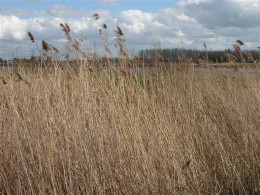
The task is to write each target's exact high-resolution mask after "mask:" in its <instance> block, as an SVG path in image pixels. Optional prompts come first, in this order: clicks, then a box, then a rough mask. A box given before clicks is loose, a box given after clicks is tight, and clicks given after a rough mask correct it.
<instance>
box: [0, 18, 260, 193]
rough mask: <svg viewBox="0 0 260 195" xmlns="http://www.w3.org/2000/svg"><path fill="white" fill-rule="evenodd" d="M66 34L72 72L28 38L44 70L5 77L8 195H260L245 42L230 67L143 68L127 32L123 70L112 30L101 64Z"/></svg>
mask: <svg viewBox="0 0 260 195" xmlns="http://www.w3.org/2000/svg"><path fill="white" fill-rule="evenodd" d="M94 16H95V17H97V16H98V15H95V14H94ZM61 27H62V29H63V32H64V33H65V36H66V39H67V42H68V44H70V48H69V49H67V51H68V50H70V52H71V53H67V54H70V55H71V56H68V55H66V57H67V61H66V60H64V59H65V58H64V59H63V60H59V59H58V58H56V57H57V56H58V55H60V51H59V50H58V49H57V48H55V47H54V46H52V45H50V44H48V43H47V42H45V41H42V50H40V49H39V46H38V45H37V41H35V39H34V37H33V35H32V34H31V33H30V32H29V33H28V35H29V37H30V39H31V41H32V42H33V44H36V46H37V48H38V49H39V53H40V56H41V57H42V60H37V59H34V61H30V62H23V61H21V60H18V61H15V62H13V64H9V65H10V66H6V67H3V68H2V69H1V70H0V79H1V83H0V88H1V93H0V194H10V195H11V194H235V195H237V194H256V195H257V194H260V185H259V184H260V68H259V67H260V65H259V61H257V60H255V59H253V57H252V55H251V54H250V53H247V60H249V61H251V62H253V63H251V64H245V63H244V62H245V61H246V58H245V56H244V54H243V53H242V51H241V49H240V46H241V45H243V42H242V41H239V40H238V41H237V43H238V44H235V45H233V46H234V49H235V52H236V53H234V55H233V54H227V56H226V57H227V58H228V62H226V63H225V64H218V65H217V66H216V65H212V64H209V60H208V56H204V57H203V58H202V59H198V62H199V64H198V66H199V67H198V66H197V65H195V64H194V63H193V62H192V61H191V60H189V59H186V60H183V61H179V62H178V63H165V62H164V61H163V60H162V56H160V54H159V53H155V55H156V57H157V60H154V61H153V63H152V64H150V65H149V66H146V65H145V64H144V63H143V61H142V59H140V58H135V59H134V60H133V59H131V60H129V53H128V51H127V49H126V47H125V45H124V41H125V39H124V34H123V32H122V30H121V29H120V28H119V27H118V28H117V30H116V36H117V37H116V39H115V40H116V45H117V48H118V50H119V56H120V58H118V61H113V60H111V59H110V58H109V56H110V55H111V52H110V49H109V48H108V42H107V40H108V38H107V37H106V36H105V35H106V33H103V31H105V32H106V29H107V26H106V25H105V24H103V25H102V30H100V36H101V38H102V40H103V43H104V51H105V57H104V58H103V60H101V59H100V57H98V56H97V55H96V54H95V53H93V54H92V56H90V57H89V56H87V55H86V53H84V51H83V50H82V48H81V47H80V42H79V41H78V40H76V39H74V38H73V37H72V35H71V33H70V27H69V26H68V25H67V24H66V23H65V24H61ZM239 45H240V46H239ZM204 47H205V49H206V50H207V46H206V44H204ZM44 58H45V60H43V59H44ZM71 59H73V60H71ZM241 62H243V63H241ZM217 67H218V68H217Z"/></svg>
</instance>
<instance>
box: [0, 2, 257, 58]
mask: <svg viewBox="0 0 260 195" xmlns="http://www.w3.org/2000/svg"><path fill="white" fill-rule="evenodd" d="M111 2H112V1H111ZM259 9H260V7H259V4H258V3H257V0H247V1H242V0H232V1H227V0H185V1H180V3H179V4H177V5H175V6H172V7H166V8H163V9H160V10H158V11H157V12H143V11H140V10H125V11H122V12H120V13H117V14H115V13H111V12H109V11H107V10H101V11H99V14H100V16H101V20H98V21H96V20H95V19H94V18H93V17H92V15H93V13H94V11H82V10H81V11H79V10H75V9H74V8H72V7H66V6H64V5H57V6H54V7H52V8H51V9H50V10H43V11H41V12H40V13H39V14H38V15H36V13H34V14H35V16H32V17H31V18H26V19H22V17H20V16H19V15H8V14H5V15H2V16H1V17H0V25H1V29H0V44H1V48H0V57H1V55H3V54H4V53H6V54H8V53H10V51H14V50H15V47H17V45H20V46H22V47H23V48H25V49H23V50H24V52H25V51H26V48H27V50H28V52H30V47H29V46H28V45H32V44H30V42H29V39H28V37H27V32H28V31H31V32H32V33H33V34H34V35H35V37H36V39H37V40H38V41H41V40H46V41H48V42H52V43H53V44H56V45H57V46H60V47H62V46H64V43H63V42H62V40H63V38H64V35H63V34H62V31H61V28H60V26H59V24H60V23H64V22H67V23H68V24H69V25H70V27H71V29H72V33H73V34H74V35H75V36H78V37H83V38H85V40H86V42H87V44H88V48H90V47H91V46H93V45H97V44H98V43H100V44H101V40H100V39H99V35H98V29H99V28H100V25H101V24H102V23H106V24H107V26H108V29H109V37H111V38H112V37H114V29H115V28H116V26H120V27H121V28H122V30H123V31H124V32H125V36H126V39H127V44H128V46H129V47H131V48H135V49H140V48H149V47H153V45H154V43H155V42H156V41H157V40H160V42H161V45H162V47H172V48H175V47H182V46H184V47H186V48H199V49H202V47H203V46H202V44H203V42H207V44H208V47H209V48H211V49H224V48H227V47H230V43H234V42H235V41H236V40H237V39H241V40H243V41H244V42H245V43H246V45H245V48H254V49H255V48H256V47H257V46H259V45H260V43H259V42H260V38H259V35H260V15H259V11H258V10H259ZM23 12H24V11H21V10H19V13H23ZM9 13H10V14H11V13H17V12H15V10H14V11H13V12H11V11H10V10H9ZM68 16H69V17H68ZM110 42H111V45H112V46H113V45H114V43H113V40H110ZM10 43H12V45H13V47H12V45H10ZM6 45H9V46H8V47H6Z"/></svg>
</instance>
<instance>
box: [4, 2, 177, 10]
mask: <svg viewBox="0 0 260 195" xmlns="http://www.w3.org/2000/svg"><path fill="white" fill-rule="evenodd" d="M118 2H119V3H118V4H117V5H102V3H101V2H100V1H98V0H60V1H57V0H1V3H0V7H1V8H4V9H6V8H7V9H25V10H47V9H50V8H51V7H52V6H54V5H65V6H68V7H72V8H74V9H76V10H97V11H98V10H103V9H106V10H109V11H111V12H120V11H123V10H128V9H138V10H142V11H145V12H154V11H157V10H158V9H160V8H164V7H170V6H173V5H174V4H175V3H176V2H178V0H119V1H118Z"/></svg>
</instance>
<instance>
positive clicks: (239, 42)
mask: <svg viewBox="0 0 260 195" xmlns="http://www.w3.org/2000/svg"><path fill="white" fill-rule="evenodd" d="M236 42H237V43H238V44H239V45H240V46H241V45H244V42H243V41H241V40H237V41H236Z"/></svg>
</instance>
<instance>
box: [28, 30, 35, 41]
mask: <svg viewBox="0 0 260 195" xmlns="http://www.w3.org/2000/svg"><path fill="white" fill-rule="evenodd" d="M28 36H29V37H30V39H31V41H32V42H33V43H34V42H35V39H34V37H33V35H32V33H31V32H28Z"/></svg>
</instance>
